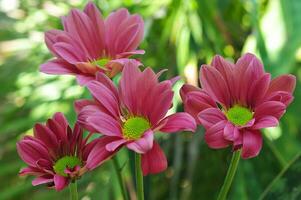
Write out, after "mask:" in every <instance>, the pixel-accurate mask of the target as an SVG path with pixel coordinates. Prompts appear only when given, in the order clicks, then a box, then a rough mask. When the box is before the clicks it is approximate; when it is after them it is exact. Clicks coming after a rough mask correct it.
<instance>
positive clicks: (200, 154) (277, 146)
mask: <svg viewBox="0 0 301 200" xmlns="http://www.w3.org/2000/svg"><path fill="white" fill-rule="evenodd" d="M95 3H96V4H97V5H98V7H99V8H100V9H101V10H102V13H103V15H104V16H107V15H108V13H109V12H111V11H113V10H116V9H118V8H120V7H126V8H128V9H129V10H130V12H132V13H139V14H140V15H142V16H143V18H144V20H145V40H144V42H143V43H142V45H141V49H145V50H146V54H145V55H144V56H139V58H141V59H142V61H143V62H144V64H145V66H151V67H153V69H154V70H155V71H159V70H160V69H162V68H168V72H167V73H166V74H165V77H163V78H171V77H173V76H175V75H177V74H180V75H181V76H182V80H181V81H180V82H179V83H178V84H176V85H175V87H174V90H175V91H176V94H177V95H176V98H175V102H174V109H177V110H183V107H182V105H181V101H180V98H179V95H178V90H179V88H180V87H181V85H182V84H183V83H184V81H187V82H189V83H191V84H194V85H196V84H198V81H197V76H198V75H197V74H198V69H199V67H200V66H201V65H202V64H204V63H209V62H210V60H211V58H212V57H213V55H214V54H220V55H222V56H225V57H227V58H229V59H231V60H236V59H237V58H238V57H239V56H240V55H241V54H242V53H244V52H252V53H255V54H256V55H257V56H259V57H260V58H261V60H262V61H263V63H264V65H265V68H266V70H267V71H268V72H270V73H272V75H273V77H275V76H276V75H279V74H283V73H293V74H295V75H296V76H297V87H296V91H295V101H294V103H293V104H292V105H291V106H290V107H289V109H288V111H287V113H286V115H285V116H284V117H283V118H282V120H281V123H280V126H279V127H276V128H271V129H267V130H265V131H264V146H263V149H262V151H261V153H260V155H259V156H258V157H256V158H253V159H250V160H242V161H241V162H240V165H239V169H238V173H237V176H236V177H235V180H234V185H233V187H232V189H231V192H230V196H229V199H239V200H245V199H251V200H253V199H258V198H264V199H296V200H297V199H301V178H300V177H301V158H300V155H301V134H300V128H301V117H300V113H301V91H300V80H301V68H300V66H301V1H300V0H173V1H172V0H98V1H95ZM85 4H86V1H83V0H68V1H59V0H54V1H50V0H0V41H1V43H0V199H1V200H2V199H4V200H10V199H18V200H19V199H20V200H21V199H26V200H27V199H68V189H66V190H64V191H63V192H61V193H57V192H55V191H53V190H48V189H46V188H45V187H43V186H38V187H32V186H31V180H32V177H22V178H20V177H18V171H19V170H20V168H22V167H24V166H25V165H24V163H23V162H21V160H20V159H19V158H18V156H17V152H16V141H17V140H19V139H20V138H21V137H22V136H24V135H25V134H32V126H33V124H34V123H35V122H43V121H45V120H46V119H47V118H49V117H50V116H51V115H52V114H53V113H54V112H56V111H61V112H63V113H65V114H66V115H67V117H68V119H69V120H70V121H71V122H72V123H74V122H75V119H76V118H75V113H74V110H73V101H74V100H75V99H78V98H81V97H89V94H88V93H87V91H86V90H84V89H83V88H81V87H80V86H78V85H77V84H76V83H75V80H74V78H73V77H69V76H49V75H45V74H42V73H40V72H39V71H38V67H39V65H40V64H41V63H43V62H45V61H46V60H47V59H49V58H51V55H50V53H49V52H48V50H47V49H46V46H45V44H44V42H43V40H44V36H43V32H45V31H47V30H49V29H53V28H62V25H61V22H60V19H59V17H60V16H63V15H66V14H67V13H68V11H69V10H70V8H72V7H76V8H80V9H83V7H84V5H85ZM158 103H160V102H158ZM203 134H204V130H203V129H202V128H199V129H198V131H197V133H195V134H191V133H178V134H170V135H163V134H158V137H159V141H160V144H161V145H162V146H163V148H164V151H165V153H166V154H167V157H168V161H169V168H168V169H167V170H166V171H165V172H164V173H161V174H159V175H154V176H148V177H146V178H145V187H146V189H145V190H146V196H147V198H146V199H147V200H150V199H154V200H160V199H163V200H166V199H172V200H176V199H184V200H186V199H191V200H198V199H205V200H207V199H209V200H210V199H214V198H216V196H217V193H218V192H217V191H218V190H219V188H220V186H221V184H222V182H223V178H224V176H225V174H226V170H227V164H228V163H229V159H230V157H231V152H230V151H231V149H230V148H229V149H225V150H218V151H217V150H211V149H209V148H208V147H207V145H206V144H205V143H204V140H203ZM118 159H119V162H120V163H121V164H122V166H124V167H123V168H122V169H121V170H122V172H123V173H124V175H125V179H126V185H127V188H128V189H129V191H130V192H131V195H132V199H134V196H133V195H134V190H135V189H134V180H133V179H132V178H131V177H132V176H131V174H132V172H133V161H132V155H131V153H129V152H128V151H126V150H123V151H122V152H121V153H120V154H118ZM79 192H80V197H81V198H82V199H84V200H89V199H93V200H94V199H102V200H106V199H114V200H115V199H117V200H118V199H121V198H122V197H121V192H120V190H119V187H118V183H117V177H116V175H115V172H114V169H113V167H112V163H111V161H108V162H106V163H105V164H104V165H103V166H101V167H99V168H98V169H97V170H96V171H94V172H92V173H89V174H87V175H86V176H84V177H83V178H82V179H81V180H80V181H79Z"/></svg>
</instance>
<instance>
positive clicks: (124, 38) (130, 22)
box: [40, 2, 144, 85]
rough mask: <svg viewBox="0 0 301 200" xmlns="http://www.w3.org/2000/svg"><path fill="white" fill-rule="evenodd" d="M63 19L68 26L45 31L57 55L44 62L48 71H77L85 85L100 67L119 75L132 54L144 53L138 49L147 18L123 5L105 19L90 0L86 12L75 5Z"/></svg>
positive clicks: (74, 73) (81, 82) (64, 24)
mask: <svg viewBox="0 0 301 200" xmlns="http://www.w3.org/2000/svg"><path fill="white" fill-rule="evenodd" d="M62 22H63V26H64V30H50V31H48V32H46V34H45V42H46V45H47V47H48V49H49V50H50V51H51V52H52V54H53V55H54V56H55V57H56V58H55V59H53V60H50V61H48V62H47V63H44V64H42V65H41V68H40V70H41V71H42V72H44V73H47V74H72V75H76V77H77V81H78V83H79V84H81V85H84V84H85V83H87V82H88V81H90V80H93V79H94V77H95V74H96V73H97V72H99V71H101V72H105V73H106V74H107V75H108V76H109V77H113V76H115V75H116V74H117V73H118V72H119V71H121V70H122V67H123V65H124V62H125V61H126V60H127V59H128V57H130V56H131V55H134V54H143V53H144V51H143V50H136V48H137V47H138V45H139V44H140V42H141V41H142V39H143V33H144V22H143V20H142V18H141V17H140V16H139V15H130V14H129V12H128V10H127V9H124V8H122V9H119V10H117V11H116V12H113V13H111V14H110V15H109V16H108V18H107V19H105V20H104V19H103V17H102V15H101V13H100V11H99V10H98V9H97V7H96V6H95V5H94V4H93V3H92V2H89V3H88V4H87V6H86V7H85V9H84V11H83V12H81V11H79V10H77V9H72V10H71V12H70V14H69V15H68V16H66V17H62ZM137 62H138V61H137Z"/></svg>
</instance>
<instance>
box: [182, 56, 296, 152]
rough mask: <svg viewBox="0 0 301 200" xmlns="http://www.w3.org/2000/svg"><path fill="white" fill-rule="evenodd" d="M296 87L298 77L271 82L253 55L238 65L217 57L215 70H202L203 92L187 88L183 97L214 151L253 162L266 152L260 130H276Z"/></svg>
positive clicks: (183, 92)
mask: <svg viewBox="0 0 301 200" xmlns="http://www.w3.org/2000/svg"><path fill="white" fill-rule="evenodd" d="M295 82H296V79H295V77H294V76H293V75H282V76H279V77H277V78H274V79H272V80H271V75H270V74H269V73H266V72H265V71H264V68H263V65H262V63H261V62H260V61H259V60H258V59H257V58H256V57H255V56H254V55H252V54H245V55H243V56H242V57H241V58H240V59H239V60H238V61H237V62H236V63H235V64H233V63H231V62H229V61H226V60H225V59H224V58H222V57H221V56H215V57H214V58H213V60H212V63H211V65H203V66H202V67H201V70H200V84H201V88H196V87H193V86H191V85H184V86H183V87H182V89H181V97H182V99H183V102H184V107H185V110H186V111H187V112H188V113H190V114H191V115H192V116H193V117H194V118H195V119H196V120H197V122H198V123H199V124H202V125H203V126H204V127H205V129H206V133H205V140H206V142H207V144H208V145H209V146H210V147H211V148H224V147H227V146H229V145H232V146H233V149H234V150H237V149H242V157H243V158H251V157H254V156H257V155H258V153H259V152H260V149H261V146H262V135H261V132H260V129H262V128H267V127H274V126H277V125H278V123H279V119H280V118H281V116H282V115H283V114H284V112H285V110H286V108H287V106H288V105H289V104H290V103H291V102H292V100H293V95H292V93H293V91H294V88H295Z"/></svg>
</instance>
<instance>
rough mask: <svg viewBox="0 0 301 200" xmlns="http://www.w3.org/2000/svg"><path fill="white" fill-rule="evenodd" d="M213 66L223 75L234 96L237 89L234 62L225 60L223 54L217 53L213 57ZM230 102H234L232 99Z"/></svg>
mask: <svg viewBox="0 0 301 200" xmlns="http://www.w3.org/2000/svg"><path fill="white" fill-rule="evenodd" d="M211 66H213V67H215V68H216V69H217V70H218V71H219V72H220V74H221V75H222V76H223V78H224V79H225V81H226V83H227V86H228V88H229V92H230V96H231V97H233V96H234V95H235V89H236V83H235V79H234V74H233V69H234V67H235V66H234V64H233V63H231V62H229V61H227V60H225V59H224V58H223V57H222V56H219V55H216V56H214V57H213V59H212V62H211ZM230 103H231V104H232V103H233V102H232V101H231V102H230Z"/></svg>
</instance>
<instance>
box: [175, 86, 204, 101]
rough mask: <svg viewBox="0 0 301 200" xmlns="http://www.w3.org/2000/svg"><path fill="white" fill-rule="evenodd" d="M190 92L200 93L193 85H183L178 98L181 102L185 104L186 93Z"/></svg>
mask: <svg viewBox="0 0 301 200" xmlns="http://www.w3.org/2000/svg"><path fill="white" fill-rule="evenodd" d="M192 91H201V89H200V88H197V87H195V86H193V85H189V84H184V85H183V86H182V87H181V89H180V96H181V98H182V100H183V102H185V98H186V95H187V93H188V92H192Z"/></svg>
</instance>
